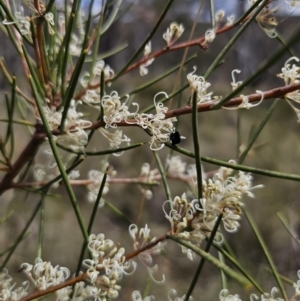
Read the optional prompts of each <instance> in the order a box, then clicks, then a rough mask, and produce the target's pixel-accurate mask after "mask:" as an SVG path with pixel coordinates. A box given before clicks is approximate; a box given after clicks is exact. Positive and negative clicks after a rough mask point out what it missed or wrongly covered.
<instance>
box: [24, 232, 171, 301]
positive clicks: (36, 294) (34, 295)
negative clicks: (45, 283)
mask: <svg viewBox="0 0 300 301" xmlns="http://www.w3.org/2000/svg"><path fill="white" fill-rule="evenodd" d="M166 235H167V234H164V235H162V236H161V237H159V238H157V239H156V240H155V241H153V242H151V243H149V244H147V245H145V246H144V247H142V248H140V249H138V250H134V251H133V252H131V253H129V254H127V255H126V256H125V258H126V261H127V260H130V259H132V258H134V257H136V256H137V255H139V254H140V253H142V252H144V251H146V250H148V249H151V248H152V247H154V246H155V245H157V244H158V243H159V242H161V241H164V240H166V239H167V237H166ZM86 278H87V273H86V272H85V273H83V274H81V275H79V276H77V277H74V278H71V279H69V280H67V281H65V282H63V283H61V284H59V285H55V286H51V287H49V288H47V289H45V290H43V291H34V292H33V293H31V294H29V295H28V296H26V297H24V298H22V299H20V301H30V300H32V299H36V298H39V297H42V296H46V295H48V294H50V293H53V292H55V291H57V290H59V289H61V288H64V287H67V286H71V285H74V284H75V283H77V282H80V281H84V280H85V279H86Z"/></svg>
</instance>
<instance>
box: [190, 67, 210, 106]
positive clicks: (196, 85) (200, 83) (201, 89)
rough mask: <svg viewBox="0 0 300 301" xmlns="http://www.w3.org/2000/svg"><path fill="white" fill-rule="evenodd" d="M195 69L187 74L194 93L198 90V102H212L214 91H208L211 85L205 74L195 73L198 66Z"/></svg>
mask: <svg viewBox="0 0 300 301" xmlns="http://www.w3.org/2000/svg"><path fill="white" fill-rule="evenodd" d="M193 69H194V71H193V72H191V73H189V74H188V75H187V80H188V82H189V83H190V88H191V90H192V93H194V92H197V103H198V104H201V103H207V102H212V101H213V100H212V98H211V96H212V94H213V93H212V92H209V93H208V92H207V89H208V88H209V87H210V83H208V82H207V81H206V80H205V78H204V77H203V76H198V75H196V74H194V73H195V72H196V67H194V68H193Z"/></svg>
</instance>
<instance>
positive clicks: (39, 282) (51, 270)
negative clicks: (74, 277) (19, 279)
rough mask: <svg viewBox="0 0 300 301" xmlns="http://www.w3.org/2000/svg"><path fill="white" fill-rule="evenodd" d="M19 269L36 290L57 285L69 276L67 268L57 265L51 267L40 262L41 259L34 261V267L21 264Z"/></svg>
mask: <svg viewBox="0 0 300 301" xmlns="http://www.w3.org/2000/svg"><path fill="white" fill-rule="evenodd" d="M21 268H22V269H23V271H24V272H25V273H26V274H27V276H28V277H29V278H30V279H31V280H32V281H33V283H34V285H35V287H36V289H37V290H45V289H47V288H48V287H50V286H54V285H58V284H60V283H62V282H64V281H66V279H67V278H69V276H70V271H69V270H68V269H67V268H65V267H59V266H58V265H57V266H55V267H53V266H52V265H51V262H47V261H42V259H41V258H37V259H36V261H35V265H34V266H32V265H30V264H28V263H23V264H22V265H21Z"/></svg>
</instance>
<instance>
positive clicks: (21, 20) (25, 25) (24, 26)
mask: <svg viewBox="0 0 300 301" xmlns="http://www.w3.org/2000/svg"><path fill="white" fill-rule="evenodd" d="M15 18H16V21H7V20H6V19H4V20H3V21H2V24H3V25H12V24H18V28H19V30H20V33H21V35H23V36H28V37H30V38H31V31H30V22H29V17H25V16H24V8H23V7H21V9H20V11H17V12H15Z"/></svg>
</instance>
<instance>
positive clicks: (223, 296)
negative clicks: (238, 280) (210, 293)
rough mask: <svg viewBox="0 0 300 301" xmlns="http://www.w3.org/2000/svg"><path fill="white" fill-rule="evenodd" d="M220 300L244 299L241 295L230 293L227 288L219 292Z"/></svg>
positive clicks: (236, 300)
mask: <svg viewBox="0 0 300 301" xmlns="http://www.w3.org/2000/svg"><path fill="white" fill-rule="evenodd" d="M219 299H220V301H242V300H241V299H240V297H239V295H229V291H228V290H227V289H222V290H221V291H220V294H219Z"/></svg>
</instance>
